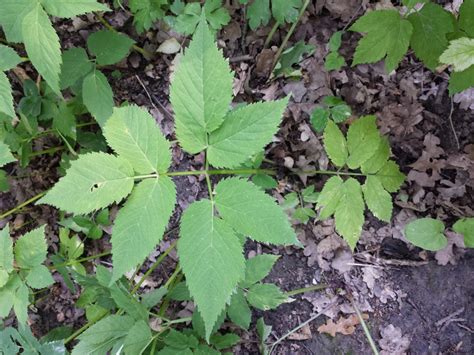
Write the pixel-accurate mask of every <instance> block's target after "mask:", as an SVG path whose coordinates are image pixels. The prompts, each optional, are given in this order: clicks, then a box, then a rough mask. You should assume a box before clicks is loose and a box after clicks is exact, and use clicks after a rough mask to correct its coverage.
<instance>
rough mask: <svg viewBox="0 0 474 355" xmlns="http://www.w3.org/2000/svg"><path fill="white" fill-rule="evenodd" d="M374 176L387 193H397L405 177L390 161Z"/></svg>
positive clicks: (395, 164)
mask: <svg viewBox="0 0 474 355" xmlns="http://www.w3.org/2000/svg"><path fill="white" fill-rule="evenodd" d="M375 176H376V177H377V179H379V180H380V182H381V183H382V185H383V187H384V188H385V190H387V191H388V192H397V191H398V189H400V186H402V184H403V182H404V181H405V175H403V174H402V173H401V172H400V169H399V168H398V165H397V163H395V162H394V161H391V160H389V161H387V162H386V163H385V164H384V165H383V166H382V168H381V169H380V170H379V171H378V172H377V174H376V175H375Z"/></svg>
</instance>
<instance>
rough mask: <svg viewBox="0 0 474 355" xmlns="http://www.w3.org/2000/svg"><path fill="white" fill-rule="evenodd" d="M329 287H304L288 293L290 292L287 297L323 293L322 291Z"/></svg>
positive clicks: (321, 285)
mask: <svg viewBox="0 0 474 355" xmlns="http://www.w3.org/2000/svg"><path fill="white" fill-rule="evenodd" d="M328 287H329V285H326V284H320V285H314V286H308V287H303V288H298V289H296V290H292V291H288V292H286V295H287V296H295V295H299V294H300V293H305V292H312V291H321V290H324V289H326V288H328Z"/></svg>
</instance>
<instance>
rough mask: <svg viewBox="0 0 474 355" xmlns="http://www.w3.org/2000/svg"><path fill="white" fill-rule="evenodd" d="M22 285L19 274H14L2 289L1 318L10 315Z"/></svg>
mask: <svg viewBox="0 0 474 355" xmlns="http://www.w3.org/2000/svg"><path fill="white" fill-rule="evenodd" d="M21 284H22V281H21V279H20V277H19V276H18V274H13V275H12V276H11V277H10V278H9V279H8V282H7V283H6V285H4V286H3V287H2V289H1V292H0V318H6V317H8V315H9V314H10V311H11V309H12V307H13V303H14V300H15V294H16V291H17V289H18V287H20V285H21ZM27 306H28V304H27ZM0 349H1V348H0Z"/></svg>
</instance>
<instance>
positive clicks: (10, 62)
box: [0, 44, 21, 71]
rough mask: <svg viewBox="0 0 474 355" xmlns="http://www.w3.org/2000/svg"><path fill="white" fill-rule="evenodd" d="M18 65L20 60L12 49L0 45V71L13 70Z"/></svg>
mask: <svg viewBox="0 0 474 355" xmlns="http://www.w3.org/2000/svg"><path fill="white" fill-rule="evenodd" d="M19 63H21V58H20V56H19V55H18V54H17V53H16V52H15V50H14V49H13V48H10V47H7V46H4V45H3V44H0V71H6V70H10V69H12V68H15V67H16V66H17V65H18V64H19Z"/></svg>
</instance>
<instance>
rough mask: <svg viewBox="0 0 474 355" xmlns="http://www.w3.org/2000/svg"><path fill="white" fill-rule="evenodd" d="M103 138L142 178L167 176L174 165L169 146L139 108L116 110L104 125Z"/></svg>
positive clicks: (144, 112)
mask: <svg viewBox="0 0 474 355" xmlns="http://www.w3.org/2000/svg"><path fill="white" fill-rule="evenodd" d="M104 136H105V138H106V139H107V142H108V143H109V145H110V146H111V147H112V149H113V150H114V151H115V152H117V153H118V154H119V155H120V156H121V157H122V158H124V159H126V160H127V161H128V162H129V163H130V165H132V167H133V169H134V170H135V171H136V172H137V173H139V174H150V173H156V172H160V173H165V172H167V170H168V168H169V167H170V165H171V152H170V143H169V142H168V141H167V140H166V139H165V137H164V136H163V134H162V133H161V131H160V128H159V127H158V125H157V123H156V121H155V119H154V118H153V117H152V116H151V115H150V114H149V113H148V112H147V111H146V110H144V109H141V108H139V107H138V106H135V105H132V106H127V107H120V108H115V109H114V113H113V114H112V117H110V118H109V119H108V120H107V122H106V124H105V127H104Z"/></svg>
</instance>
